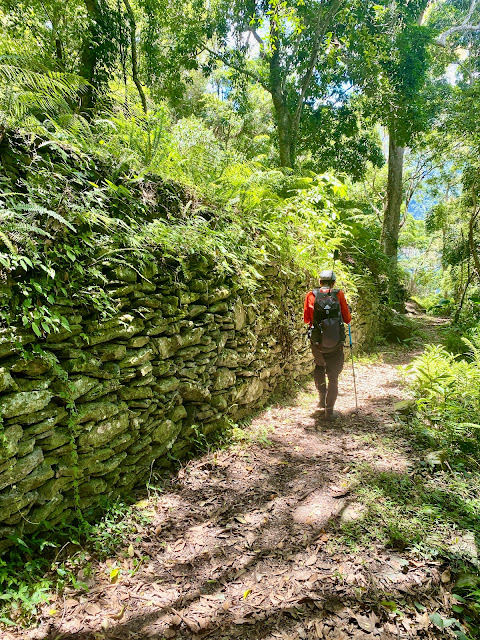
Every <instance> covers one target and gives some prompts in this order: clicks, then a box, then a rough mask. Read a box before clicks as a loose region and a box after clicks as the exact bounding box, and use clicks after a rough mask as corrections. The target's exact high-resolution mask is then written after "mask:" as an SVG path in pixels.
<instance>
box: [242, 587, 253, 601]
mask: <svg viewBox="0 0 480 640" xmlns="http://www.w3.org/2000/svg"><path fill="white" fill-rule="evenodd" d="M251 593H252V590H251V589H247V590H246V591H245V593H244V594H243V599H244V600H245V599H246V598H248V596H249V595H250V594H251Z"/></svg>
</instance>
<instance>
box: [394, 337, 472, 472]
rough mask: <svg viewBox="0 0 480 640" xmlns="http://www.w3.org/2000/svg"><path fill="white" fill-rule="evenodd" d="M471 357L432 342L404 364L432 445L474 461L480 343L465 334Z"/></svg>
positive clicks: (423, 429) (423, 428) (421, 422)
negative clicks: (421, 352)
mask: <svg viewBox="0 0 480 640" xmlns="http://www.w3.org/2000/svg"><path fill="white" fill-rule="evenodd" d="M463 342H464V343H465V344H466V345H467V346H468V348H469V350H470V359H469V360H465V359H464V358H458V357H455V356H453V355H452V354H451V353H449V352H448V351H447V350H446V349H445V347H443V346H438V345H428V346H427V348H426V350H425V352H424V353H423V354H422V355H421V356H419V357H417V358H415V359H414V360H413V361H412V363H411V364H409V365H406V366H405V367H403V368H402V372H403V375H404V376H405V380H406V383H407V385H408V386H409V388H410V389H411V391H412V392H413V394H414V397H415V399H416V405H417V418H416V420H417V422H416V424H417V426H418V428H419V429H420V430H421V432H422V434H423V436H425V437H426V438H427V439H428V441H429V442H430V443H431V445H432V446H434V447H437V448H441V449H444V450H445V451H446V452H447V455H448V457H450V458H452V459H455V458H456V457H464V458H465V459H468V460H469V462H470V463H471V464H476V462H475V460H476V457H477V456H478V452H479V451H480V424H477V422H476V421H475V418H476V416H478V415H479V413H480V343H479V342H478V338H477V339H476V341H475V342H474V341H472V340H469V339H466V338H463Z"/></svg>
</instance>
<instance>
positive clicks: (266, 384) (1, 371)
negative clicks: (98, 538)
mask: <svg viewBox="0 0 480 640" xmlns="http://www.w3.org/2000/svg"><path fill="white" fill-rule="evenodd" d="M177 267H178V265H177ZM206 271H208V269H203V270H198V271H195V270H192V271H191V274H190V276H188V277H186V276H184V275H179V271H178V269H175V268H174V266H171V267H169V266H167V265H163V266H162V268H161V269H156V268H155V269H151V271H150V272H148V273H144V274H143V277H142V275H141V274H138V273H137V272H136V271H134V270H133V269H130V268H126V267H118V268H117V269H116V271H115V272H114V273H112V274H111V277H112V280H111V285H110V287H109V289H110V291H109V293H110V295H111V296H113V298H114V299H115V300H116V301H117V304H118V309H119V312H118V314H117V315H116V316H115V317H112V318H109V319H107V320H100V319H99V318H98V317H95V316H93V315H92V313H91V310H90V311H89V310H86V309H83V308H76V307H75V306H74V305H73V304H72V303H71V302H69V301H67V300H64V301H63V302H62V304H60V305H58V309H57V310H58V311H59V312H61V313H62V314H63V315H65V316H66V317H67V318H68V320H69V323H70V331H66V330H62V332H61V333H58V334H52V335H49V336H47V337H46V339H45V340H39V339H38V338H36V337H35V336H34V335H33V334H31V333H29V332H28V331H25V330H23V329H21V328H19V327H16V328H15V327H10V328H8V329H4V330H3V331H1V332H0V414H1V418H2V422H1V423H0V550H2V549H5V548H6V547H7V546H9V545H10V544H11V543H12V542H11V540H12V537H14V536H25V535H28V534H30V533H32V532H34V531H35V530H36V529H39V528H41V527H42V526H43V523H48V524H49V526H55V525H59V524H60V523H61V522H62V521H68V520H69V519H71V518H72V517H73V516H74V515H75V510H76V509H81V510H82V511H85V510H86V509H88V508H90V507H93V506H95V505H96V504H98V502H99V500H100V497H102V496H103V497H115V496H119V495H122V494H125V493H127V492H128V491H129V490H130V489H132V488H133V487H134V486H138V485H141V484H142V483H145V482H146V481H147V480H148V477H149V474H150V473H151V469H152V467H153V465H155V466H157V467H169V466H170V465H171V462H172V458H173V459H175V458H177V459H178V458H181V457H182V456H183V455H185V454H186V453H187V451H188V449H189V448H190V447H191V443H192V433H193V432H197V433H198V431H201V432H202V433H204V434H207V433H209V432H212V431H214V430H216V429H221V428H222V427H223V426H225V424H226V423H227V422H228V421H236V420H238V419H240V418H242V417H244V416H246V415H247V414H249V413H251V412H252V410H254V409H256V408H258V407H260V406H261V405H262V404H264V403H265V402H266V400H267V399H268V397H269V396H270V395H271V393H272V392H273V391H274V390H275V389H277V388H278V386H279V385H280V384H281V383H283V382H285V381H291V380H292V379H293V378H297V377H299V376H305V375H309V374H310V373H311V371H312V368H313V367H312V358H311V355H310V351H309V347H308V345H307V344H306V341H305V330H304V326H303V321H302V308H303V297H304V294H305V287H304V284H303V279H302V278H301V277H299V276H295V275H289V276H286V275H282V273H281V272H280V270H279V269H278V268H276V267H274V266H269V267H268V268H266V269H265V271H264V273H263V276H264V278H263V279H262V280H261V281H260V283H259V286H258V289H257V290H256V291H255V293H254V295H253V294H251V293H246V292H245V291H244V290H242V289H241V288H240V287H239V284H238V282H237V280H236V279H235V278H224V277H219V276H216V275H214V273H213V271H212V272H211V273H208V272H207V273H206ZM180 274H182V272H181V271H180ZM358 325H359V327H360V323H358ZM358 339H360V334H359V336H358Z"/></svg>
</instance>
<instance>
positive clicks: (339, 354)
mask: <svg viewBox="0 0 480 640" xmlns="http://www.w3.org/2000/svg"><path fill="white" fill-rule="evenodd" d="M311 347H312V354H313V359H314V360H315V371H314V372H313V379H314V381H315V386H316V387H317V391H318V393H319V394H320V395H321V396H323V397H325V398H326V402H325V406H326V407H327V409H333V407H334V405H335V400H336V399H337V396H338V376H339V375H340V373H341V372H342V369H343V364H344V361H345V358H344V354H343V344H340V345H339V346H338V349H335V351H330V352H329V353H323V352H322V351H321V350H320V347H319V346H318V344H316V343H315V342H312V343H311ZM326 378H328V389H327V380H326Z"/></svg>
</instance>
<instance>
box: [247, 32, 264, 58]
mask: <svg viewBox="0 0 480 640" xmlns="http://www.w3.org/2000/svg"><path fill="white" fill-rule="evenodd" d="M248 31H249V32H250V33H251V34H252V36H253V37H254V39H255V40H256V41H257V42H258V44H259V45H260V57H261V58H262V59H263V58H265V42H264V41H263V38H261V37H260V36H259V35H258V33H257V31H256V29H249V30H248Z"/></svg>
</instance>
